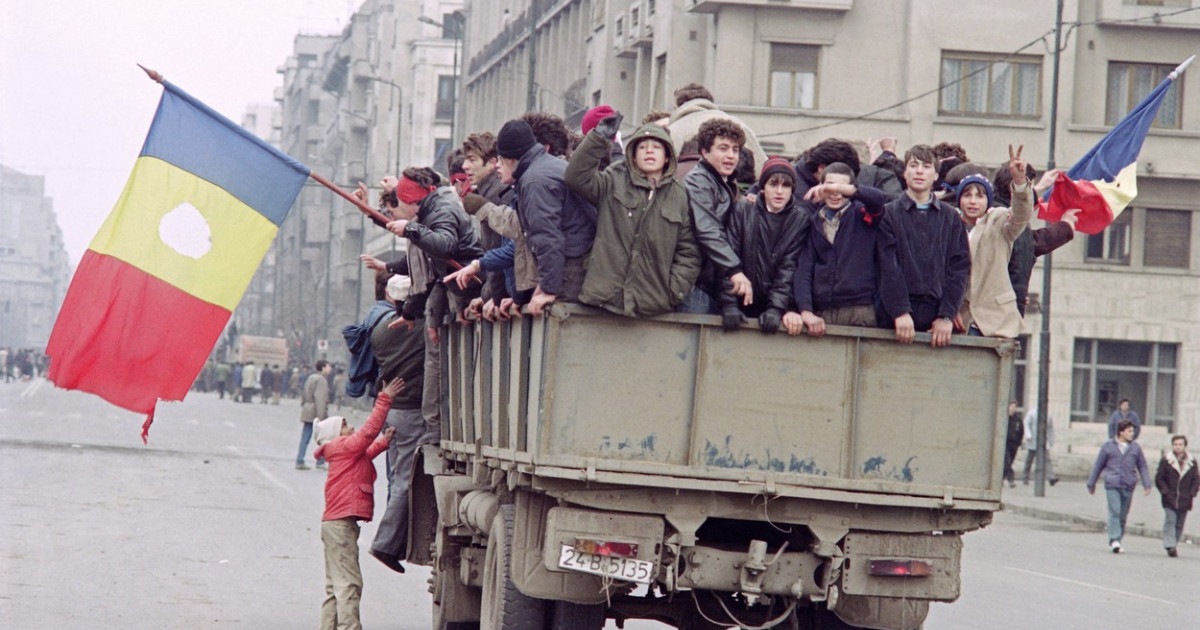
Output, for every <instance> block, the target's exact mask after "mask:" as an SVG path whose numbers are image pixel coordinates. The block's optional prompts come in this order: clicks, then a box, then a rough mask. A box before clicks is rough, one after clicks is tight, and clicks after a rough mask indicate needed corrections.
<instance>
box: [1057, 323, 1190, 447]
mask: <svg viewBox="0 0 1200 630" xmlns="http://www.w3.org/2000/svg"><path fill="white" fill-rule="evenodd" d="M1178 356H1179V345H1178V344H1171V343H1146V342H1137V341H1112V340H1107V339H1076V340H1075V357H1074V359H1075V360H1074V365H1073V373H1072V377H1071V421H1072V422H1108V418H1109V416H1111V415H1112V412H1113V411H1114V410H1116V408H1117V405H1118V403H1119V401H1120V400H1121V399H1123V398H1128V399H1129V405H1130V408H1131V409H1133V410H1134V411H1136V412H1138V414H1139V415H1140V416H1141V417H1142V422H1143V424H1146V425H1156V426H1163V427H1166V428H1167V431H1168V432H1169V431H1172V430H1173V427H1174V423H1175V381H1176V374H1177V370H1176V361H1177V359H1178Z"/></svg>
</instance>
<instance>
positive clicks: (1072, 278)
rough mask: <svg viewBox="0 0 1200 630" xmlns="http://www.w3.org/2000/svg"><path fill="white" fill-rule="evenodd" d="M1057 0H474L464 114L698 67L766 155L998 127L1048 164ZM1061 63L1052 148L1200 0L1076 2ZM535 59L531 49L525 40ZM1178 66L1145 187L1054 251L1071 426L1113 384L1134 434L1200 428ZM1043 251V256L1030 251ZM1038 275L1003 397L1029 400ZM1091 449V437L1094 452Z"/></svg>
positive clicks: (1099, 129) (1189, 140)
mask: <svg viewBox="0 0 1200 630" xmlns="http://www.w3.org/2000/svg"><path fill="white" fill-rule="evenodd" d="M1055 8H1056V7H1055V3H1054V2H1049V1H1046V0H1016V1H1014V2H1011V3H1004V4H997V3H994V2H988V1H986V0H962V1H961V2H957V3H954V4H953V10H947V4H946V3H944V2H933V1H931V0H897V1H896V2H869V3H868V2H865V1H864V0H673V1H667V0H659V1H657V2H652V1H650V0H632V1H631V0H557V1H556V0H543V1H538V0H497V1H487V2H484V1H481V0H468V1H467V2H466V5H465V9H464V10H465V13H466V15H467V29H466V31H467V34H468V37H467V42H468V43H467V46H466V57H467V59H468V61H467V66H466V75H465V77H464V95H463V96H464V100H466V101H467V102H468V103H469V105H468V115H467V118H466V126H467V127H468V128H470V129H493V130H494V129H497V128H498V127H499V125H500V124H502V123H503V122H504V120H507V119H508V118H512V117H513V116H515V115H517V114H519V113H521V112H523V111H525V109H526V108H527V106H528V105H532V106H533V107H535V108H538V109H545V110H547V111H550V112H552V113H555V114H558V115H560V116H563V117H564V119H566V120H567V121H568V123H569V124H571V123H576V122H577V121H578V117H579V114H580V112H581V110H586V108H587V107H590V106H593V105H595V104H599V103H607V104H609V105H612V106H613V107H615V108H617V109H618V110H621V111H622V112H624V113H625V115H626V120H627V121H631V120H637V119H638V118H640V117H641V115H643V114H644V113H645V112H647V111H649V110H651V109H668V110H669V109H671V108H672V107H673V105H674V103H673V99H672V92H673V90H674V88H675V87H678V86H679V85H682V84H684V83H688V82H692V81H696V82H701V83H703V84H705V85H706V86H708V87H709V88H710V89H711V91H712V92H713V94H714V95H715V98H716V101H717V103H718V104H719V105H720V106H721V107H722V108H723V109H724V110H725V111H727V112H729V113H730V114H733V115H735V116H738V117H739V118H741V119H742V120H743V121H745V122H746V123H748V124H749V125H750V126H751V128H753V129H754V130H755V131H756V133H757V136H758V138H759V140H760V141H761V142H762V144H763V145H764V147H765V148H766V149H767V150H768V152H769V153H777V154H781V155H788V156H795V155H797V154H799V153H800V152H802V151H803V150H804V148H805V147H808V146H811V145H812V144H815V143H816V142H818V141H820V140H822V139H824V138H827V137H841V138H849V139H869V138H880V137H889V136H890V137H896V138H898V139H899V141H900V145H901V147H906V146H909V145H912V144H916V143H929V144H933V143H937V142H940V141H948V142H956V143H959V144H961V145H963V146H964V147H965V148H966V149H967V151H968V153H969V155H970V157H971V159H972V160H973V161H976V162H980V163H983V164H985V165H989V166H998V165H999V164H1000V163H1001V162H1002V161H1003V160H1005V159H1007V150H1008V145H1009V144H1012V145H1013V146H1020V145H1024V147H1025V152H1024V154H1025V156H1026V157H1027V158H1028V159H1030V161H1031V162H1032V163H1033V164H1034V165H1035V166H1038V167H1040V168H1044V167H1045V166H1046V164H1047V162H1048V161H1049V154H1048V139H1049V135H1050V124H1051V120H1050V113H1051V96H1052V93H1053V74H1054V72H1053V59H1054V56H1053V46H1054V28H1055ZM1063 21H1064V29H1063V33H1064V38H1063V43H1062V52H1061V56H1060V59H1061V61H1060V70H1059V77H1058V85H1059V97H1058V116H1057V128H1056V132H1057V148H1056V151H1055V155H1054V160H1055V162H1056V163H1057V164H1058V165H1059V166H1070V164H1071V163H1072V162H1073V161H1074V160H1075V159H1077V158H1078V157H1080V156H1082V155H1083V154H1084V153H1085V152H1086V151H1087V149H1088V148H1090V147H1091V146H1092V145H1093V144H1095V143H1096V142H1097V141H1098V140H1099V139H1100V138H1101V137H1102V136H1103V134H1104V133H1105V132H1106V131H1107V130H1108V129H1109V128H1110V127H1111V125H1112V124H1114V123H1115V122H1116V121H1118V120H1119V119H1120V118H1121V117H1122V116H1123V115H1124V114H1125V113H1127V112H1128V111H1129V109H1130V108H1131V107H1133V106H1134V105H1135V104H1136V103H1137V102H1138V101H1139V100H1140V99H1141V98H1142V97H1143V96H1145V95H1146V94H1147V93H1148V92H1149V91H1150V90H1151V89H1152V88H1153V87H1154V86H1155V85H1156V84H1157V83H1158V82H1159V81H1161V80H1162V79H1163V78H1165V76H1166V74H1167V73H1168V72H1170V70H1171V69H1172V68H1174V67H1175V66H1176V65H1177V64H1179V63H1180V62H1182V61H1183V60H1184V59H1186V58H1187V57H1188V56H1190V55H1192V54H1193V53H1194V52H1195V41H1196V38H1197V35H1200V2H1196V1H1195V0H1068V1H1067V2H1065V5H1064V15H1063ZM529 51H536V52H535V53H534V54H533V59H530V52H529ZM1195 72H1196V70H1195V69H1193V70H1192V71H1191V74H1192V76H1188V74H1185V75H1184V76H1183V77H1182V79H1181V80H1179V81H1177V82H1176V85H1175V87H1173V88H1172V91H1171V93H1169V94H1168V96H1167V99H1166V102H1165V103H1164V104H1163V106H1162V109H1161V110H1160V113H1159V117H1158V119H1157V120H1156V123H1155V126H1154V127H1153V128H1152V129H1151V132H1150V135H1149V137H1148V138H1147V140H1146V143H1145V146H1144V148H1143V150H1142V154H1141V159H1140V161H1139V173H1138V174H1139V182H1138V188H1139V195H1138V197H1137V199H1136V200H1135V201H1134V204H1133V205H1132V207H1131V208H1130V209H1128V210H1126V211H1125V212H1124V213H1123V214H1122V215H1121V216H1120V217H1119V218H1118V219H1117V221H1116V222H1115V223H1114V225H1113V226H1112V227H1110V228H1108V229H1107V230H1106V231H1105V232H1104V233H1102V234H1100V235H1097V236H1088V235H1085V234H1079V235H1078V236H1077V238H1076V239H1075V241H1074V242H1073V243H1071V244H1070V245H1068V246H1067V247H1065V248H1063V249H1061V250H1059V251H1058V252H1056V253H1055V254H1054V256H1053V262H1052V265H1053V275H1052V278H1053V283H1052V292H1051V300H1050V307H1051V308H1050V309H1049V312H1050V314H1051V327H1050V331H1051V340H1052V342H1051V346H1050V353H1051V357H1050V390H1049V391H1050V406H1049V409H1050V414H1051V416H1052V418H1053V419H1054V421H1055V426H1056V430H1057V432H1058V434H1059V436H1063V437H1065V439H1062V437H1060V439H1062V441H1063V442H1065V443H1066V444H1071V443H1073V442H1078V443H1080V444H1090V443H1094V442H1095V440H1096V439H1097V434H1100V436H1099V438H1098V439H1099V440H1100V441H1103V439H1104V436H1103V435H1102V433H1103V429H1102V428H1101V426H1102V421H1104V420H1107V418H1108V415H1109V414H1110V413H1111V411H1112V410H1113V409H1114V408H1115V407H1116V405H1117V403H1118V401H1119V400H1120V399H1122V398H1129V399H1130V400H1131V403H1132V406H1133V408H1134V409H1135V410H1136V411H1138V413H1139V414H1141V416H1142V417H1143V418H1144V419H1145V421H1146V423H1147V425H1149V427H1150V428H1149V429H1148V433H1147V436H1148V438H1146V439H1151V440H1155V444H1156V445H1158V444H1159V443H1160V442H1165V437H1166V435H1167V434H1168V433H1169V432H1183V433H1190V434H1193V435H1194V434H1196V433H1198V432H1200V391H1196V390H1193V389H1191V388H1188V387H1186V385H1185V384H1186V383H1187V382H1190V381H1193V380H1195V379H1196V378H1197V377H1198V376H1200V325H1197V322H1198V321H1200V251H1198V250H1200V248H1197V247H1193V246H1192V243H1193V242H1195V241H1196V240H1197V239H1198V238H1200V224H1198V223H1200V222H1198V221H1196V220H1195V219H1194V218H1193V217H1194V216H1195V212H1196V211H1197V207H1198V206H1200V152H1198V151H1196V150H1195V147H1196V146H1197V145H1196V141H1197V139H1200V107H1198V106H1197V105H1196V104H1197V103H1200V79H1197V78H1196V76H1195V74H1194V73H1195ZM1041 268H1042V265H1039V269H1041ZM1041 279H1042V273H1041V272H1040V271H1035V273H1034V277H1033V279H1032V283H1031V290H1032V291H1033V292H1034V293H1035V295H1034V296H1033V299H1034V300H1035V303H1034V304H1033V305H1032V308H1031V313H1030V316H1029V317H1028V318H1027V320H1026V330H1025V332H1026V333H1027V334H1029V335H1032V336H1031V337H1027V339H1026V340H1027V341H1030V342H1031V343H1026V344H1024V348H1023V351H1022V357H1021V359H1020V361H1019V363H1018V377H1019V378H1018V383H1017V386H1016V387H1015V388H1014V395H1015V396H1016V397H1017V398H1018V399H1019V400H1020V402H1021V403H1022V405H1023V406H1025V407H1030V406H1032V405H1034V404H1035V403H1036V394H1037V392H1036V389H1037V388H1036V383H1037V365H1038V361H1039V356H1038V349H1037V345H1038V344H1037V332H1038V331H1039V329H1040V326H1041V317H1042V316H1043V315H1042V312H1043V311H1044V309H1043V308H1042V304H1041V299H1042V296H1041V295H1040V293H1041ZM1087 450H1088V449H1086V448H1084V449H1083V451H1084V452H1087Z"/></svg>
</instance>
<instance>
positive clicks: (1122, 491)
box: [1087, 420, 1150, 553]
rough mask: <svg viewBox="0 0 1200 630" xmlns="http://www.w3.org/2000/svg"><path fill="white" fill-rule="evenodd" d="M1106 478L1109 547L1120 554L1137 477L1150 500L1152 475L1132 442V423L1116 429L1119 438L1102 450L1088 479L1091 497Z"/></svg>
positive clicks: (1137, 446)
mask: <svg viewBox="0 0 1200 630" xmlns="http://www.w3.org/2000/svg"><path fill="white" fill-rule="evenodd" d="M1101 473H1103V474H1104V492H1105V496H1106V497H1107V499H1108V546H1109V547H1110V548H1112V552H1113V553H1121V539H1122V538H1123V537H1124V536H1125V519H1127V518H1128V517H1129V507H1130V506H1131V505H1132V504H1133V490H1134V489H1135V488H1137V483H1138V475H1141V477H1142V486H1144V487H1145V489H1146V496H1150V471H1149V470H1148V469H1147V468H1146V456H1145V455H1143V454H1142V447H1141V446H1140V445H1138V443H1137V442H1134V441H1133V422H1132V421H1130V420H1122V421H1121V422H1120V423H1119V424H1118V425H1117V437H1116V438H1114V439H1112V440H1109V441H1108V442H1105V443H1104V446H1102V447H1100V454H1099V455H1097V456H1096V463H1095V464H1094V465H1093V466H1092V474H1090V475H1088V480H1087V489H1088V493H1089V494H1096V481H1097V480H1099V478H1100V474H1101Z"/></svg>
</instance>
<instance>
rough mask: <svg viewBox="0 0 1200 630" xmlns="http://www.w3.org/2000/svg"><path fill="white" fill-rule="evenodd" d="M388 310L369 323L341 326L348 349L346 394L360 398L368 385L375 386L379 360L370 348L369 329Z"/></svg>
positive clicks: (384, 315) (373, 327) (387, 311)
mask: <svg viewBox="0 0 1200 630" xmlns="http://www.w3.org/2000/svg"><path fill="white" fill-rule="evenodd" d="M390 312H392V311H390V310H384V311H383V312H382V313H380V314H379V315H378V316H376V317H375V321H373V322H371V324H370V325H364V324H350V325H348V326H346V327H345V328H342V338H343V339H345V340H346V348H347V349H349V350H350V368H349V370H347V373H346V377H347V380H346V395H347V396H349V397H351V398H361V397H362V395H363V394H366V393H367V388H368V387H370V388H371V389H372V390H374V388H375V381H376V380H377V379H378V378H379V362H377V361H376V360H375V351H374V350H373V349H372V348H371V331H372V330H374V329H375V327H376V326H378V325H379V322H381V321H383V318H384V317H386V316H387V314H388V313H390ZM372 395H374V392H373V391H372Z"/></svg>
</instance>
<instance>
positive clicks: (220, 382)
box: [213, 361, 232, 400]
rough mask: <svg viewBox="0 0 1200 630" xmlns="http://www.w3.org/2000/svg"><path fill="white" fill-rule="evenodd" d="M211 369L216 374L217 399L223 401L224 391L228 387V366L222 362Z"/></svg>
mask: <svg viewBox="0 0 1200 630" xmlns="http://www.w3.org/2000/svg"><path fill="white" fill-rule="evenodd" d="M213 369H214V371H215V373H216V386H217V397H218V398H220V399H222V400H224V399H225V389H226V387H227V386H228V385H229V374H230V372H231V370H230V368H229V364H228V363H226V362H224V361H222V362H220V363H218V364H217V367H215V368H213ZM231 393H232V392H231Z"/></svg>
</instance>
